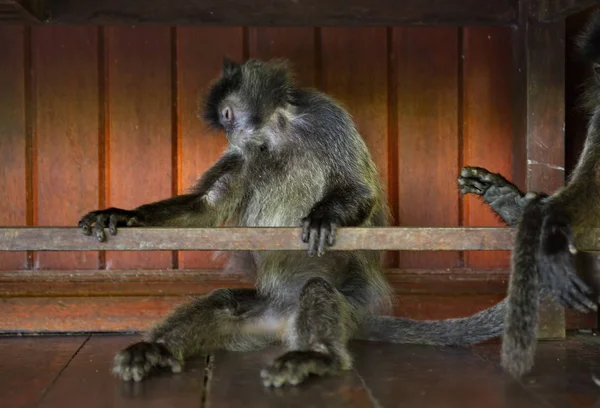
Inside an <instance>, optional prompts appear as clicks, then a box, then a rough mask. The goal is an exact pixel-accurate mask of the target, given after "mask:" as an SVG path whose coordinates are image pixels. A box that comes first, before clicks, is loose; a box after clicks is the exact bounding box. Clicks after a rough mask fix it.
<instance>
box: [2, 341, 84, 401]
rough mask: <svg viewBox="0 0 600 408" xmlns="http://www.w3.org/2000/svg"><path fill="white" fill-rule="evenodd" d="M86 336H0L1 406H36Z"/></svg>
mask: <svg viewBox="0 0 600 408" xmlns="http://www.w3.org/2000/svg"><path fill="white" fill-rule="evenodd" d="M86 339H87V337H86V336H77V337H74V336H69V337H62V336H61V337H58V336H52V337H39V336H36V337H0V353H1V354H2V359H0V383H1V384H2V406H4V407H10V408H29V407H33V406H36V404H37V403H38V402H39V400H40V399H41V398H42V397H43V395H44V394H45V393H46V392H47V391H48V390H49V389H50V387H51V386H52V384H53V382H54V380H55V379H56V377H57V376H58V375H59V374H60V372H61V370H62V369H63V368H64V367H65V366H66V365H67V364H68V362H69V360H70V358H71V357H72V356H73V355H74V354H75V353H76V352H77V350H78V349H79V347H81V345H82V344H83V343H84V342H85V340H86Z"/></svg>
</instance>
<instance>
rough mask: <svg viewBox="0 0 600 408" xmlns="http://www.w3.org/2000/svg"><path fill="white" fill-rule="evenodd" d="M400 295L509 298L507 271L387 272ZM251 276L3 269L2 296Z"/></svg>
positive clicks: (150, 288) (114, 291) (95, 292)
mask: <svg viewBox="0 0 600 408" xmlns="http://www.w3.org/2000/svg"><path fill="white" fill-rule="evenodd" d="M386 275H387V277H388V279H389V281H390V283H391V285H392V286H393V287H394V289H395V292H396V294H402V295H420V294H427V295H433V294H443V295H452V296H461V295H471V294H473V293H478V294H482V295H493V296H497V295H504V294H505V293H506V284H507V282H508V271H506V270H495V269H494V270H477V271H474V270H471V269H451V270H414V269H407V270H401V269H386ZM253 282H254V281H253V279H252V277H250V276H246V275H241V274H239V275H229V274H223V273H222V272H221V271H220V270H218V269H203V270H185V269H178V270H172V269H170V270H154V269H151V270H139V269H135V270H129V271H105V270H97V271H93V270H71V271H69V273H64V271H60V270H57V271H49V270H44V271H35V270H34V271H0V297H44V296H177V295H181V294H185V295H200V294H205V293H208V292H209V291H211V290H213V289H217V288H223V287H251V286H252V285H253Z"/></svg>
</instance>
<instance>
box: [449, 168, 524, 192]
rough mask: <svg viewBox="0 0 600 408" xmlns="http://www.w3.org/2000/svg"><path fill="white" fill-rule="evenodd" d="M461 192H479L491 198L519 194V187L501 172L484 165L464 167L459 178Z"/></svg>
mask: <svg viewBox="0 0 600 408" xmlns="http://www.w3.org/2000/svg"><path fill="white" fill-rule="evenodd" d="M458 185H459V186H460V193H461V194H469V193H471V194H477V195H479V196H486V198H488V199H490V200H494V199H497V198H500V197H502V196H506V195H507V194H511V195H514V194H515V193H516V194H517V196H518V197H520V196H521V194H520V192H519V189H518V188H517V187H516V186H515V185H514V184H512V183H511V182H510V181H508V180H506V179H505V178H504V177H502V176H501V175H500V174H496V173H491V172H489V171H488V170H486V169H484V168H483V167H470V166H467V167H463V168H462V170H461V171H460V177H459V178H458Z"/></svg>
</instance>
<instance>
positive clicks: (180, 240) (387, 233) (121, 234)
mask: <svg viewBox="0 0 600 408" xmlns="http://www.w3.org/2000/svg"><path fill="white" fill-rule="evenodd" d="M105 232H106V234H107V240H106V241H105V242H99V241H98V240H97V239H96V238H95V237H92V236H86V235H83V234H82V233H81V231H80V230H79V229H78V228H74V227H62V228H54V227H19V228H9V227H7V228H0V251H25V250H35V251H93V250H110V251H140V250H156V251H173V250H198V251H202V250H204V251H260V250H273V251H283V250H298V251H304V250H306V244H304V243H303V242H302V241H301V240H300V235H301V230H300V228H122V229H120V230H119V231H118V234H117V235H116V236H111V235H109V234H108V230H106V231H105ZM514 232H515V231H514V229H513V228H487V227H479V228H392V227H388V228H341V229H339V230H338V233H337V238H336V243H335V245H334V246H333V247H332V248H331V249H332V250H336V251H351V250H357V249H368V250H377V251H385V250H401V251H431V250H437V251H451V250H458V251H478V250H509V249H511V248H512V243H513V240H514Z"/></svg>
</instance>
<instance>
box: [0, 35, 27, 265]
mask: <svg viewBox="0 0 600 408" xmlns="http://www.w3.org/2000/svg"><path fill="white" fill-rule="evenodd" d="M25 38H26V32H25V28H23V27H18V26H0V44H2V55H3V56H2V58H1V59H0V89H2V92H0V106H2V109H0V135H2V136H1V137H0V162H1V163H2V166H0V185H1V186H2V194H4V195H5V197H10V199H4V200H0V225H6V226H9V225H15V226H16V225H27V210H28V209H29V208H30V207H29V206H28V205H27V174H28V172H27V154H26V148H27V130H26V129H27V126H26V123H25V121H26V117H25V116H26V114H25V111H26V109H25V103H26V96H25V93H26V89H25V72H26V69H25V57H26V54H27V50H26V49H25V45H26V43H25ZM26 267H27V254H26V253H25V252H15V253H10V252H6V253H0V269H18V268H26Z"/></svg>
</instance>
